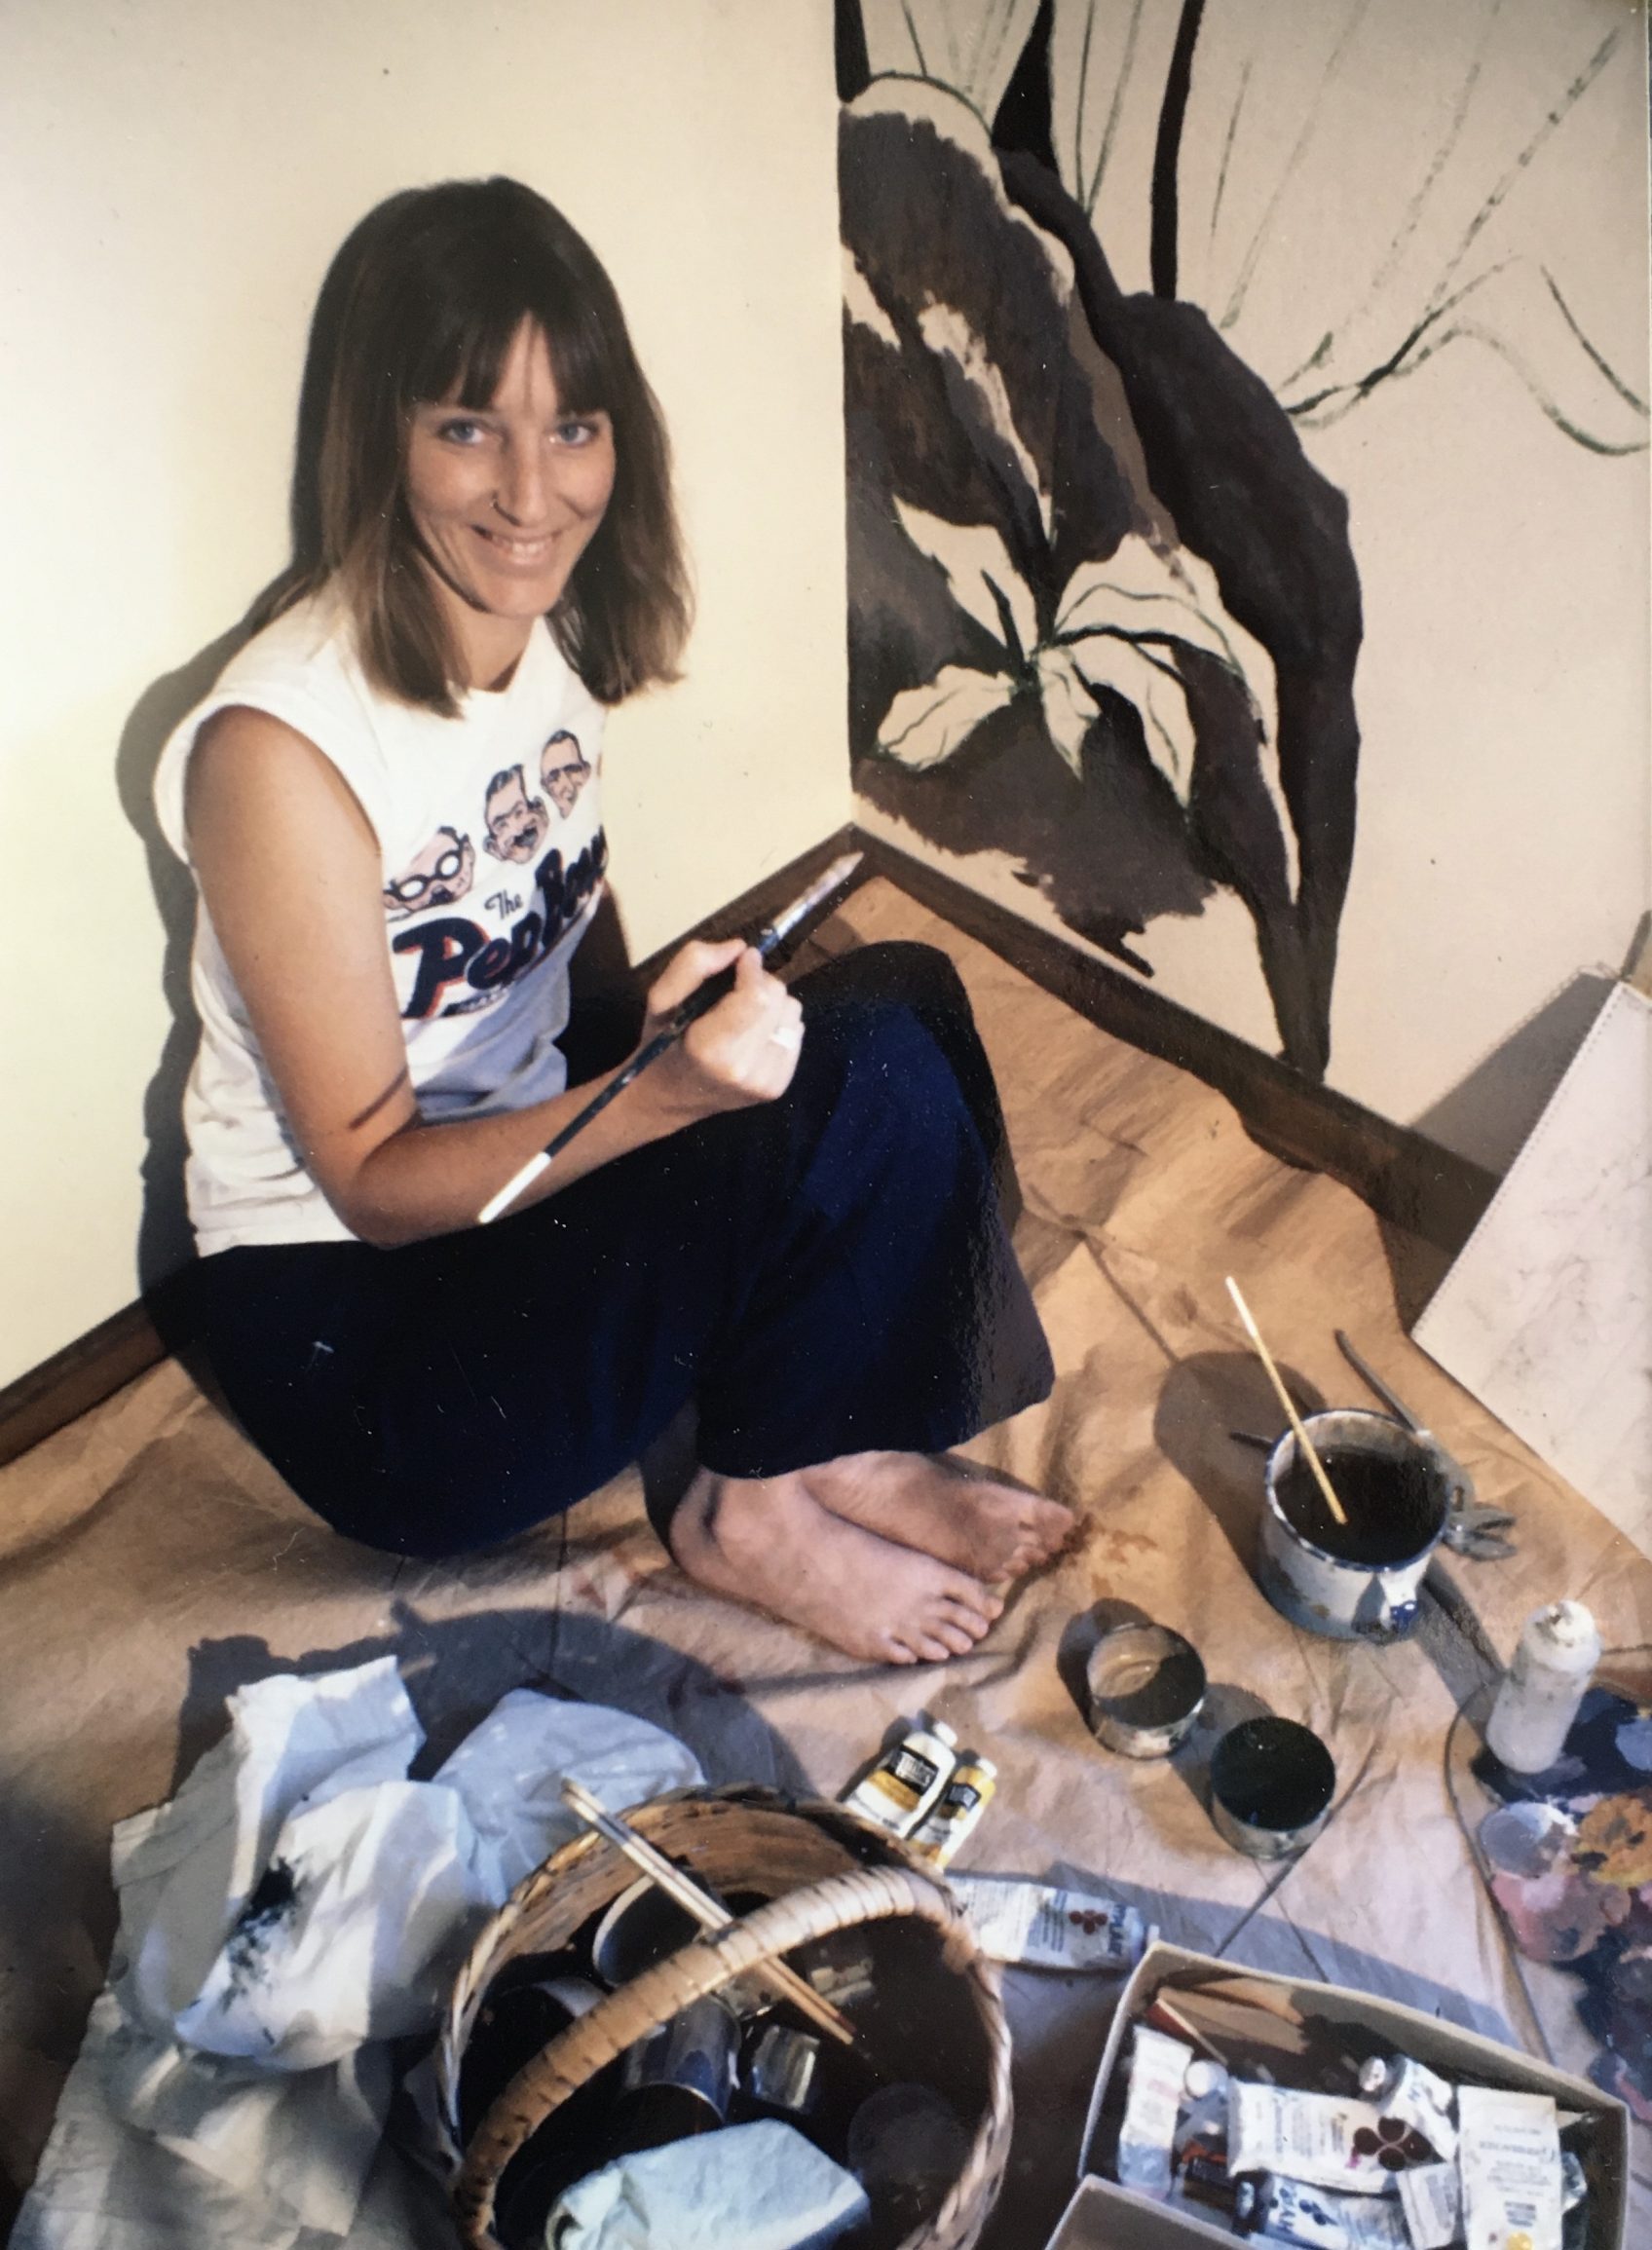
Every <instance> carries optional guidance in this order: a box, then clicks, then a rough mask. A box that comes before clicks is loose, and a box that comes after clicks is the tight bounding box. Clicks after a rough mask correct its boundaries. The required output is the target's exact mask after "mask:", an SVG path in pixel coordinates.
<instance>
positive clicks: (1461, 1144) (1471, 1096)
mask: <svg viewBox="0 0 1652 2250" xmlns="http://www.w3.org/2000/svg"><path fill="white" fill-rule="evenodd" d="M1646 919H1652V918H1643V920H1642V927H1643V928H1644V927H1645V924H1646ZM1638 943H1639V933H1638V932H1637V933H1636V945H1637V946H1638ZM1632 951H1633V949H1632ZM1615 981H1616V980H1615V979H1614V978H1613V977H1612V976H1610V975H1609V974H1608V973H1607V972H1606V971H1605V970H1603V969H1580V970H1579V971H1578V973H1577V974H1576V975H1575V976H1574V977H1573V978H1572V979H1571V980H1570V982H1569V983H1567V984H1565V985H1562V986H1561V987H1560V989H1559V991H1558V992H1557V993H1555V994H1552V995H1551V996H1550V998H1548V999H1547V1000H1545V1001H1544V1003H1543V1005H1542V1006H1541V1007H1539V1008H1535V1009H1533V1011H1532V1013H1531V1014H1530V1015H1529V1016H1527V1017H1526V1018H1525V1020H1524V1022H1523V1023H1521V1024H1518V1025H1516V1027H1515V1029H1514V1030H1513V1031H1511V1032H1510V1033H1509V1035H1508V1037H1507V1038H1506V1039H1505V1040H1504V1041H1503V1043H1502V1045H1501V1046H1499V1047H1494V1048H1493V1049H1492V1051H1491V1052H1490V1054H1488V1055H1485V1056H1483V1058H1482V1060H1481V1061H1480V1062H1478V1063H1477V1064H1476V1065H1475V1067H1474V1069H1472V1070H1470V1071H1469V1073H1468V1074H1467V1076H1466V1077H1464V1078H1461V1079H1459V1080H1458V1082H1457V1084H1456V1085H1455V1086H1453V1087H1452V1088H1451V1090H1450V1092H1449V1093H1448V1094H1443V1095H1442V1096H1441V1098H1440V1100H1439V1101H1438V1102H1435V1103H1433V1104H1432V1105H1431V1106H1429V1107H1428V1108H1427V1109H1425V1110H1423V1112H1422V1113H1421V1115H1420V1116H1419V1117H1417V1118H1416V1120H1415V1122H1414V1124H1413V1127H1412V1130H1413V1131H1414V1132H1416V1133H1419V1134H1422V1135H1424V1136H1426V1138H1427V1139H1428V1140H1430V1141H1432V1142H1435V1143H1436V1144H1438V1145H1440V1146H1441V1147H1443V1148H1447V1149H1451V1150H1454V1151H1456V1152H1458V1153H1460V1154H1467V1155H1469V1156H1470V1157H1471V1158H1472V1160H1473V1161H1474V1162H1475V1163H1477V1164H1481V1165H1483V1166H1484V1167H1485V1169H1486V1171H1487V1172H1489V1173H1491V1174H1492V1175H1493V1176H1494V1177H1495V1178H1497V1179H1499V1180H1500V1179H1501V1178H1502V1177H1503V1175H1504V1174H1505V1173H1506V1172H1507V1171H1508V1170H1509V1167H1510V1166H1511V1165H1512V1164H1513V1163H1514V1161H1515V1159H1516V1157H1517V1156H1519V1154H1520V1152H1521V1149H1522V1148H1523V1147H1524V1145H1525V1144H1526V1142H1527V1140H1528V1139H1529V1138H1530V1136H1531V1134H1532V1132H1533V1130H1534V1128H1535V1127H1536V1125H1537V1122H1538V1119H1539V1118H1540V1117H1541V1116H1542V1115H1543V1112H1544V1110H1545V1109H1546V1108H1547V1107H1548V1106H1549V1103H1550V1101H1551V1099H1552V1098H1553V1096H1554V1093H1555V1090H1556V1088H1557V1087H1558V1085H1559V1083H1560V1080H1561V1079H1562V1078H1563V1077H1564V1076H1565V1074H1566V1072H1567V1070H1568V1069H1570V1068H1571V1064H1572V1060H1573V1058H1574V1056H1575V1055H1576V1054H1577V1051H1578V1049H1579V1048H1580V1047H1581V1046H1582V1045H1583V1042H1584V1040H1585V1039H1586V1038H1587V1037H1588V1036H1589V1032H1590V1030H1591V1028H1592V1026H1593V1025H1594V1023H1595V1019H1596V1016H1598V1015H1599V1013H1600V1010H1601V1008H1602V1007H1603V1006H1604V1005H1605V1003H1606V1000H1607V997H1608V995H1609V994H1611V992H1612V989H1613V985H1614V983H1615ZM1382 1237H1383V1251H1384V1255H1385V1256H1386V1257H1387V1259H1388V1267H1389V1271H1390V1273H1391V1275H1392V1277H1393V1282H1394V1304H1395V1309H1396V1311H1397V1312H1398V1313H1399V1316H1400V1323H1401V1326H1402V1327H1403V1328H1405V1329H1407V1330H1409V1329H1411V1328H1414V1327H1415V1325H1416V1323H1417V1321H1418V1320H1420V1318H1421V1317H1422V1314H1423V1311H1424V1309H1425V1307H1426V1306H1427V1304H1428V1301H1429V1299H1430V1298H1431V1297H1432V1296H1433V1294H1434V1293H1435V1291H1436V1290H1437V1289H1438V1288H1439V1287H1440V1284H1441V1283H1442V1282H1443V1281H1444V1280H1445V1278H1446V1274H1447V1273H1448V1272H1449V1271H1450V1269H1451V1266H1452V1264H1453V1262H1454V1261H1455V1258H1456V1256H1457V1250H1458V1249H1460V1248H1461V1245H1460V1244H1459V1245H1457V1246H1456V1248H1454V1249H1446V1248H1443V1247H1441V1246H1440V1245H1438V1244H1435V1243H1431V1242H1425V1241H1424V1240H1423V1239H1422V1238H1421V1237H1420V1236H1419V1235H1415V1234H1409V1233H1408V1232H1407V1231H1406V1230H1405V1229H1404V1228H1403V1227H1399V1226H1395V1225H1392V1224H1390V1223H1388V1222H1387V1221H1384V1222H1383V1226H1382Z"/></svg>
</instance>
